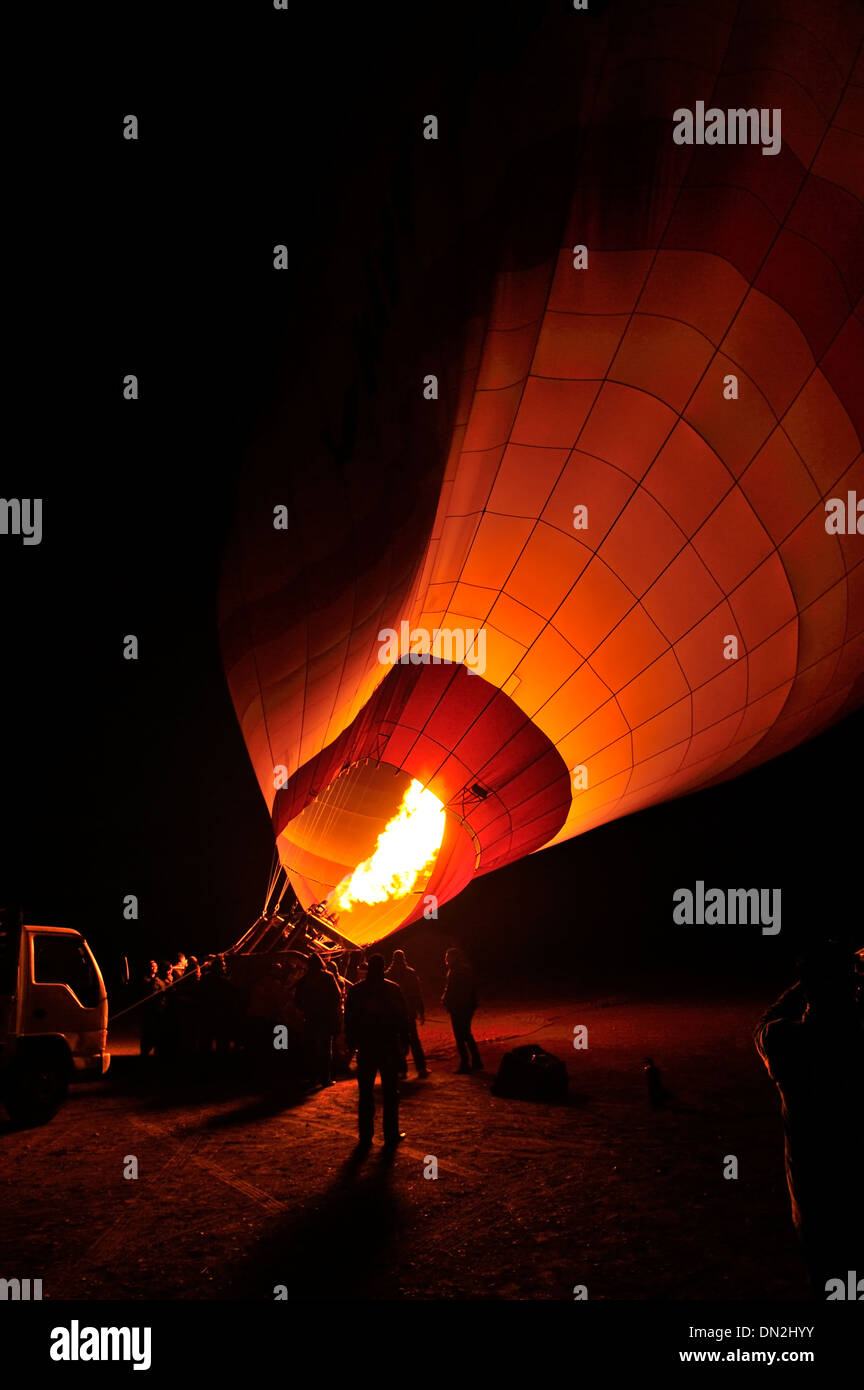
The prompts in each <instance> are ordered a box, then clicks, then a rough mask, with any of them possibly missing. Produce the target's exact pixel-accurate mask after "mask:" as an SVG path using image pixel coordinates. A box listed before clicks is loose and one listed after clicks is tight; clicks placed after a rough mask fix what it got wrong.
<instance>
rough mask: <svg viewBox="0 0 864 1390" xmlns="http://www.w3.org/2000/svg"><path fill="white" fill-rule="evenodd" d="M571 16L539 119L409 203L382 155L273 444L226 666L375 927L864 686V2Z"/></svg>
mask: <svg viewBox="0 0 864 1390" xmlns="http://www.w3.org/2000/svg"><path fill="white" fill-rule="evenodd" d="M802 16H803V18H802ZM568 19H569V21H570V26H571V27H570V28H569V29H568V30H567V32H566V33H563V31H562V28H561V27H560V26H561V24H562V20H561V18H560V16H559V18H558V19H556V20H555V23H554V24H552V23H551V21H550V27H546V28H543V27H542V26H541V30H540V31H539V32H538V33H537V35H536V36H535V39H534V42H533V46H532V47H531V48H530V50H527V51H526V52H525V53H524V55H523V56H522V62H521V67H520V73H521V75H522V79H523V80H522V82H521V83H520V86H519V91H518V92H514V93H513V94H512V105H513V109H512V110H511V112H510V118H511V119H510V126H509V129H510V131H511V135H512V140H511V143H510V144H509V145H506V147H505V148H503V149H502V148H499V147H498V146H496V144H495V142H494V141H493V140H492V137H491V136H488V135H485V136H484V135H483V134H482V133H480V134H478V133H477V131H476V130H472V129H471V128H470V126H469V127H466V128H465V129H463V130H461V131H460V132H458V134H457V135H452V134H451V142H452V150H451V153H450V156H449V157H450V159H451V165H450V166H449V167H450V171H451V172H450V175H448V176H447V177H449V178H450V183H449V184H447V187H446V188H443V192H442V185H435V186H434V189H433V192H430V188H432V187H433V183H434V179H436V178H438V179H442V178H444V176H442V175H441V174H440V173H435V174H433V173H432V172H430V166H429V165H428V163H425V162H424V161H426V159H427V151H426V149H425V148H424V146H423V141H422V139H420V138H419V137H418V140H417V142H416V150H415V153H414V155H413V185H412V186H413V192H411V193H410V194H408V195H404V190H403V193H401V194H399V197H402V198H403V203H402V204H401V205H400V206H401V213H400V209H399V207H396V206H395V201H394V200H396V198H397V195H396V194H395V193H393V191H392V188H390V186H389V185H388V182H387V170H386V168H385V169H384V170H383V173H382V172H381V170H380V169H379V170H378V171H377V172H378V174H379V175H380V178H379V186H378V187H377V193H376V197H375V205H376V208H377V212H376V217H377V220H375V218H373V219H371V220H372V222H373V224H374V225H372V226H371V228H370V229H369V230H368V231H367V233H366V240H365V242H364V241H363V239H362V237H361V238H360V240H359V241H354V242H353V243H352V247H351V250H350V252H349V251H340V252H335V251H334V260H333V263H332V265H331V267H330V272H329V273H330V277H331V280H330V287H331V291H332V292H331V295H330V298H329V302H328V308H327V311H326V313H324V312H323V311H320V312H319V320H318V322H317V323H316V322H315V321H314V314H313V313H311V312H310V313H309V314H308V315H307V319H306V320H305V321H304V332H305V333H306V346H307V350H306V352H305V354H301V355H300V357H298V356H297V355H295V358H294V360H293V364H292V366H291V368H290V370H289V372H288V373H287V375H286V376H285V377H284V378H283V379H282V381H281V383H280V385H279V387H278V389H277V392H276V397H275V399H274V404H273V408H272V410H271V412H270V415H269V417H268V419H267V421H266V422H265V423H264V424H263V425H262V428H261V430H260V432H259V434H258V436H257V438H256V441H255V443H254V444H253V445H252V447H251V448H250V450H249V454H248V458H247V461H246V467H245V469H244V478H243V481H242V484H241V488H240V494H239V499H238V511H237V518H236V525H235V528H234V531H233V534H232V536H231V538H230V541H229V545H228V549H227V553H226V558H225V567H224V575H223V582H222V590H221V600H220V604H221V613H220V626H221V640H222V650H223V658H224V665H225V671H226V675H227V679H228V683H229V687H230V691H231V695H232V699H233V702H234V706H235V709H236V713H237V718H238V720H239V722H240V726H241V729H242V732H243V736H244V738H245V741H246V744H247V747H248V751H249V756H250V758H251V761H252V764H253V767H254V769H255V773H256V775H257V778H258V781H259V784H260V787H261V791H262V794H263V795H264V796H265V798H266V800H267V804H268V807H269V808H270V811H271V814H272V822H273V831H274V835H275V840H276V846H277V849H278V853H279V858H280V860H281V863H282V865H283V866H284V869H285V872H286V874H287V876H288V878H289V879H290V882H291V884H292V886H293V888H294V890H295V892H296V894H297V896H298V897H299V899H300V902H301V903H302V904H303V906H304V907H306V908H309V907H312V906H313V905H320V906H321V909H322V911H326V913H327V914H328V915H329V920H330V922H331V923H332V924H333V925H334V927H335V928H336V930H337V931H338V933H339V935H340V936H341V938H342V939H344V940H346V941H349V942H354V943H357V944H359V945H365V944H368V943H369V942H371V941H373V940H377V939H380V938H382V937H384V936H386V935H387V934H388V933H390V932H393V931H395V930H396V929H397V928H399V927H401V926H403V925H405V924H407V923H409V922H411V921H414V920H417V919H419V918H420V917H422V915H423V914H424V912H425V913H426V915H427V916H428V915H432V913H433V912H434V911H435V910H436V909H437V907H438V906H440V905H441V904H443V903H445V902H446V901H447V900H448V899H451V898H452V897H453V896H454V895H455V894H457V893H458V892H459V891H460V890H461V889H462V888H463V887H464V886H465V885H466V884H467V883H468V882H469V881H470V880H471V879H472V878H473V877H475V876H478V875H482V874H487V873H490V872H492V871H493V870H494V869H497V868H499V867H501V866H503V865H506V864H509V863H512V862H513V861H514V860H516V859H519V858H520V857H521V856H523V855H527V854H531V853H534V852H536V851H539V850H541V849H546V848H548V847H550V846H552V845H557V844H560V843H561V842H563V841H565V840H567V839H569V838H570V837H572V836H575V835H580V834H584V833H585V832H587V831H589V830H591V829H592V828H593V827H595V826H598V825H601V824H603V823H604V822H608V821H610V820H613V819H615V818H617V817H620V816H625V815H629V814H632V813H633V812H636V811H639V810H641V809H643V808H645V807H648V806H651V805H652V804H654V803H657V802H661V801H664V800H667V799H669V798H672V797H679V796H683V795H685V794H687V793H688V792H691V791H694V790H695V789H697V788H702V787H706V786H710V785H711V784H713V783H717V782H720V781H723V780H725V779H728V778H731V777H736V776H738V775H739V774H741V773H742V772H745V771H747V770H748V769H750V768H752V767H755V766H756V765H757V764H759V763H761V762H763V761H765V760H766V759H769V758H773V757H775V756H777V755H778V754H781V753H783V752H784V751H785V750H787V749H790V748H792V747H793V746H794V745H796V744H798V743H800V742H801V741H802V740H804V739H807V738H810V737H811V736H812V735H814V734H816V733H817V732H819V731H820V730H822V729H824V728H826V727H827V726H828V725H829V724H831V723H832V722H834V721H836V720H838V719H840V718H841V717H842V716H843V715H844V714H846V713H848V712H850V711H851V710H852V709H854V708H856V707H857V706H858V705H859V704H860V703H861V697H862V688H864V687H862V677H864V565H862V559H864V540H862V534H861V532H862V529H864V522H862V521H861V519H860V518H861V514H862V507H864V503H862V502H858V499H859V498H861V499H864V461H862V452H861V436H862V428H864V391H862V382H864V328H862V324H861V320H860V317H859V316H858V315H857V313H856V306H860V296H861V290H862V279H864V254H862V252H864V220H862V193H864V187H862V185H864V165H862V158H861V150H862V146H861V135H862V125H864V112H862V106H861V90H862V88H861V85H860V84H861V80H862V75H864V74H862V71H861V68H860V64H859V67H858V69H857V76H856V71H855V69H854V66H853V63H854V54H855V53H856V50H857V49H858V46H859V44H860V40H861V27H862V26H861V15H860V12H857V11H855V10H854V9H853V8H851V7H848V6H845V5H841V4H836V5H831V4H829V5H826V6H819V7H818V8H814V7H807V8H806V9H802V7H801V6H800V5H797V4H795V3H792V0H779V3H777V4H776V5H773V6H772V7H771V10H770V14H769V13H767V12H765V11H764V10H763V9H762V8H761V7H755V6H744V7H742V8H741V9H740V10H739V9H736V7H734V6H729V5H724V4H712V5H707V6H696V7H692V8H691V9H690V10H684V9H679V8H674V9H671V10H670V9H668V8H665V7H657V8H656V9H655V8H654V7H651V6H643V5H641V4H640V5H626V4H622V5H616V6H612V7H609V8H608V9H607V10H606V11H605V12H604V13H603V14H602V15H601V16H599V17H597V18H596V19H593V20H589V19H587V18H585V17H580V18H579V19H577V20H574V19H573V18H572V17H568ZM583 21H584V22H583ZM574 23H582V28H581V30H579V31H578V32H577V31H576V30H575V29H574V28H573V24H574ZM856 84H857V85H856ZM541 88H542V89H543V92H544V99H543V100H542V101H540V100H539V98H538V97H537V92H538V90H540V89H541ZM520 93H521V97H520ZM532 93H533V95H532ZM520 99H521V100H522V102H523V105H522V106H520V105H519V102H520ZM700 103H701V106H700ZM697 109H698V110H700V112H701V116H702V127H701V129H702V138H703V143H696V140H697V139H698V134H697V135H694V143H690V144H685V143H679V142H678V141H677V140H676V139H675V138H674V132H675V130H676V128H677V127H676V112H677V113H680V112H681V111H690V112H693V113H695V112H697ZM712 110H717V111H720V112H723V113H729V117H730V119H728V120H727V119H724V125H723V131H724V139H726V143H710V142H706V136H705V132H706V129H707V126H706V113H708V120H709V121H710V112H711V111H712ZM739 112H740V113H741V116H742V118H743V119H740V120H738V124H737V137H736V143H734V144H733V143H730V141H729V136H730V132H734V131H735V129H736V124H735V119H731V118H732V117H734V116H735V113H739ZM748 112H752V113H753V115H754V117H755V120H754V122H752V123H751V122H750V120H749V117H748V115H747V113H748ZM764 112H767V113H769V117H770V115H771V113H776V112H779V113H781V115H780V121H779V122H778V130H779V132H780V138H779V141H778V145H777V148H776V151H774V152H771V151H770V150H765V142H764V141H763V140H762V139H761V138H759V137H760V120H759V118H760V113H764ZM736 119H737V118H736ZM680 120H681V118H680V116H679V123H680ZM718 128H719V127H716V126H715V129H718ZM513 132H516V133H515V134H513ZM751 133H754V134H755V135H756V137H757V138H756V139H755V140H751V139H750V135H751ZM738 137H740V138H738ZM442 138H443V132H442ZM484 139H485V140H486V141H487V144H486V145H484V143H483V142H484ZM459 161H461V164H460V167H459V178H458V179H457V178H456V176H455V174H454V173H453V170H454V168H455V165H456V164H457V163H459ZM472 161H473V163H472ZM472 175H476V177H472ZM445 182H446V180H445ZM456 184H459V185H460V187H461V189H462V194H461V195H459V196H462V197H463V198H464V199H465V202H464V203H463V205H459V204H458V196H457V194H454V192H453V188H454V187H455V186H456ZM465 190H469V191H468V192H466V191H465ZM433 193H434V195H435V196H433ZM439 195H440V196H439ZM406 196H407V197H408V200H409V203H410V206H409V208H408V215H405V206H404V199H405V197H406ZM435 197H438V202H439V203H440V205H441V206H440V207H439V209H438V213H437V221H436V219H435V218H433V217H432V216H431V214H430V212H429V209H430V206H431V204H432V203H433V202H434V201H435ZM448 199H449V202H448ZM388 200H389V201H388ZM371 202H372V195H370V205H371ZM469 204H470V206H469ZM442 208H443V210H442ZM481 214H482V215H481ZM424 217H426V218H428V219H430V221H431V225H432V230H431V231H430V232H429V235H428V237H426V239H424V236H423V233H422V227H423V226H424V225H426V224H425V223H424V221H423V219H424ZM442 229H443V230H442Z"/></svg>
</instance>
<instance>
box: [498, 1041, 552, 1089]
mask: <svg viewBox="0 0 864 1390" xmlns="http://www.w3.org/2000/svg"><path fill="white" fill-rule="evenodd" d="M567 1085H568V1077H567V1068H566V1066H565V1065H564V1063H563V1062H562V1061H561V1059H560V1058H559V1057H553V1055H552V1053H551V1052H547V1051H546V1049H545V1048H543V1047H537V1046H536V1045H534V1044H528V1045H527V1046H525V1047H514V1049H513V1051H512V1052H505V1054H504V1056H503V1057H502V1058H501V1065H500V1067H499V1068H498V1075H497V1076H496V1078H495V1084H494V1086H493V1087H492V1094H493V1096H511V1097H514V1098H517V1099H519V1100H564V1099H565V1097H566V1095H567Z"/></svg>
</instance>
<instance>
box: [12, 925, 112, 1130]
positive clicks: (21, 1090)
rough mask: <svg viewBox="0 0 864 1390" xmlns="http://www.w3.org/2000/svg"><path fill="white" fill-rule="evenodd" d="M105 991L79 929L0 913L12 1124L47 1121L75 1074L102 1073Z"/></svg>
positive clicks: (105, 1067)
mask: <svg viewBox="0 0 864 1390" xmlns="http://www.w3.org/2000/svg"><path fill="white" fill-rule="evenodd" d="M107 1031H108V996H107V994H106V991H105V982H104V980H103V979H102V972H101V971H100V969H99V966H98V964H97V962H96V958H95V956H94V955H93V952H92V951H91V950H90V947H89V946H88V945H87V942H86V941H85V940H84V937H83V936H82V935H81V933H80V932H77V931H72V930H71V929H70V928H68V927H41V926H29V925H26V924H25V923H24V922H23V921H22V920H21V919H20V916H19V917H16V918H15V919H14V920H10V919H9V916H8V914H3V916H2V917H0V1099H2V1101H3V1104H4V1105H5V1107H6V1110H7V1111H8V1113H9V1117H10V1119H11V1120H12V1122H13V1124H16V1125H20V1126H29V1125H35V1124H44V1123H45V1121H46V1120H50V1119H51V1117H52V1115H54V1114H55V1113H56V1111H57V1110H58V1109H59V1107H60V1105H61V1104H62V1102H63V1099H64V1097H65V1095H66V1088H67V1086H68V1084H69V1081H70V1080H71V1079H72V1077H73V1076H74V1075H75V1073H76V1072H90V1073H93V1074H96V1075H102V1074H103V1073H104V1072H106V1071H107V1070H108V1065H109V1062H110V1060H111V1059H110V1055H109V1053H108V1051H107V1050H106V1042H107Z"/></svg>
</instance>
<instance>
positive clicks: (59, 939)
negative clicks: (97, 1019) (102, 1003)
mask: <svg viewBox="0 0 864 1390" xmlns="http://www.w3.org/2000/svg"><path fill="white" fill-rule="evenodd" d="M33 979H34V980H35V981H36V983H37V984H40V985H68V986H69V988H70V989H71V990H72V991H73V993H74V994H75V995H77V997H78V1000H79V1002H80V1003H81V1004H82V1005H83V1006H84V1008H85V1009H95V1008H96V1007H97V1005H98V1003H99V981H98V979H97V978H96V971H95V970H94V969H93V963H92V961H91V960H90V957H89V955H88V954H87V951H86V950H85V948H84V946H83V944H82V942H81V941H79V940H78V938H77V937H74V936H49V935H48V934H47V933H46V934H45V935H44V936H43V935H37V936H35V937H34V939H33Z"/></svg>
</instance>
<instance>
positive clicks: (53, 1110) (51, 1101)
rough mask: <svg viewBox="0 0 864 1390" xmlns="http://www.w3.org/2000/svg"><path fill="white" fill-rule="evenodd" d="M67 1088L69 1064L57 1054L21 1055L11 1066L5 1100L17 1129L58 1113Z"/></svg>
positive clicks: (37, 1123)
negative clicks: (44, 1055) (58, 1058)
mask: <svg viewBox="0 0 864 1390" xmlns="http://www.w3.org/2000/svg"><path fill="white" fill-rule="evenodd" d="M67 1089H68V1078H67V1073H66V1068H65V1067H64V1066H63V1065H62V1063H61V1062H59V1061H58V1060H56V1059H55V1058H53V1057H38V1058H37V1057H28V1058H26V1059H25V1058H17V1059H16V1060H15V1061H14V1062H13V1063H12V1066H11V1067H10V1069H9V1076H8V1079H7V1084H6V1090H5V1092H4V1096H3V1103H4V1105H5V1106H6V1110H7V1112H8V1114H9V1119H10V1120H11V1121H12V1123H13V1125H15V1127H16V1129H30V1128H31V1127H32V1126H34V1125H44V1124H47V1122H48V1120H50V1119H52V1118H53V1117H54V1115H56V1114H57V1111H58V1110H59V1109H60V1106H61V1105H62V1104H63V1101H64V1100H65V1099H66V1091H67Z"/></svg>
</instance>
